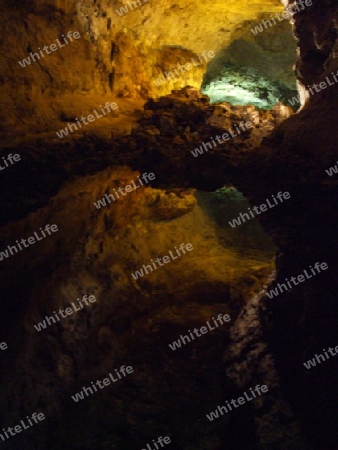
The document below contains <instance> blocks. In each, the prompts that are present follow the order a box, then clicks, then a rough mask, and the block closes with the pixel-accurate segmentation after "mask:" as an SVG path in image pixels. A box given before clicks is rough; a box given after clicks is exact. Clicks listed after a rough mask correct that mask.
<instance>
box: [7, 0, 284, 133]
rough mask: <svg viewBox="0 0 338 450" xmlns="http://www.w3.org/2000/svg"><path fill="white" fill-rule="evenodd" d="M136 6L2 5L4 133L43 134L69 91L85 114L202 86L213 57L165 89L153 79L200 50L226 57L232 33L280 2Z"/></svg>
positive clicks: (85, 0) (106, 1)
mask: <svg viewBox="0 0 338 450" xmlns="http://www.w3.org/2000/svg"><path fill="white" fill-rule="evenodd" d="M139 2H140V6H137V7H134V8H133V9H132V10H131V9H130V5H132V4H131V3H128V2H120V1H116V0H114V1H112V0H102V1H100V2H97V1H93V0H77V1H70V2H66V1H61V0H58V1H54V0H49V1H37V0H34V1H33V2H30V3H28V4H27V3H26V2H20V3H19V4H17V3H15V4H14V3H13V2H9V3H8V2H7V1H6V0H1V5H0V11H1V14H2V23H3V27H4V28H3V31H4V36H5V39H4V40H3V41H2V43H1V50H0V63H1V68H2V69H1V76H0V94H1V97H2V99H3V108H2V111H1V116H0V125H1V127H2V129H3V130H4V129H5V130H8V129H9V128H11V127H13V126H16V127H18V128H20V127H22V126H24V125H26V126H27V125H28V126H29V127H30V128H31V129H32V130H36V131H41V129H43V128H46V127H47V128H48V127H50V126H52V125H53V123H54V124H55V122H57V121H59V120H60V116H61V113H62V109H63V107H65V106H66V105H67V101H68V99H67V98H66V97H67V94H70V95H72V96H73V99H74V102H77V103H78V105H79V112H80V110H81V108H83V105H84V104H85V103H86V102H90V97H92V98H94V99H95V98H101V97H106V98H107V99H108V100H109V99H110V98H111V97H134V98H135V97H140V98H143V99H144V98H147V97H148V96H152V95H155V96H158V95H162V94H167V93H170V91H171V89H174V88H181V87H183V86H185V85H187V84H190V85H194V86H196V87H199V86H200V85H201V83H202V79H203V74H204V73H205V71H206V68H207V64H208V63H209V62H210V60H208V61H206V60H204V59H202V60H201V64H200V65H199V66H197V65H196V66H195V65H194V66H192V67H191V69H189V70H188V71H187V72H186V73H185V72H183V71H181V72H179V75H180V76H179V77H178V79H176V80H174V79H171V81H170V80H169V81H167V80H166V82H165V83H164V84H163V85H160V86H156V83H155V82H154V80H156V79H157V78H158V77H160V76H163V73H164V72H166V71H170V70H172V69H173V68H174V67H177V64H179V63H188V62H190V61H191V58H195V60H196V61H197V58H198V55H200V54H201V53H202V52H203V51H213V52H215V54H216V55H217V54H218V53H219V52H222V51H223V50H224V49H225V48H227V47H228V46H229V45H230V43H231V42H232V40H233V39H234V38H233V36H236V39H238V38H239V36H240V35H241V29H242V27H243V26H244V25H243V24H244V23H245V26H244V28H243V30H247V26H248V21H255V20H257V19H258V18H259V17H260V14H261V12H262V11H264V12H271V13H273V12H276V11H281V10H282V6H281V5H280V4H279V2H278V1H276V0H265V1H264V2H258V1H257V2H250V1H245V4H243V2H241V4H240V6H239V4H238V2H237V1H231V2H227V3H226V4H224V5H222V7H220V5H218V4H217V3H215V2H213V1H211V0H210V1H207V2H203V3H202V4H201V3H199V4H194V3H191V2H188V1H186V2H180V5H177V4H175V3H174V2H172V1H167V0H161V1H160V2H159V3H157V4H156V5H154V4H153V3H152V2H143V3H142V0H139ZM135 4H136V3H135ZM131 7H132V6H131ZM121 8H125V9H124V10H121ZM128 8H129V9H128ZM123 11H124V12H123ZM126 11H127V12H126ZM14 30H15V31H14ZM75 30H76V31H78V32H79V33H81V38H80V39H78V40H76V41H75V42H72V43H70V44H69V45H67V46H65V47H64V48H60V49H59V50H58V51H55V52H54V53H52V54H51V55H46V54H45V56H44V57H41V59H40V60H38V61H37V62H34V63H32V64H31V65H29V66H26V67H25V68H22V67H21V66H20V65H19V63H18V62H19V61H22V60H23V59H24V58H27V56H28V55H29V53H30V52H36V51H37V49H38V47H40V48H43V46H45V45H47V46H50V45H51V44H53V43H55V40H56V39H57V38H60V39H61V37H62V34H65V33H67V32H69V31H75ZM243 33H244V31H243ZM197 35H198V36H199V38H198V39H196V36H197ZM262 49H263V51H264V46H263V47H262ZM36 59H37V57H36Z"/></svg>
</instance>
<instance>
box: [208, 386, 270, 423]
mask: <svg viewBox="0 0 338 450" xmlns="http://www.w3.org/2000/svg"><path fill="white" fill-rule="evenodd" d="M254 390H255V391H256V392H254ZM254 390H253V389H251V388H250V391H251V392H250V393H251V395H252V397H250V395H248V394H247V393H246V392H244V394H243V395H244V397H245V399H246V400H245V399H244V397H238V399H237V402H238V405H237V404H236V400H233V399H231V400H230V402H229V401H228V400H226V402H225V403H226V406H217V409H216V410H215V411H212V412H211V413H210V414H207V418H208V419H209V420H210V422H212V421H213V420H215V419H218V418H219V417H220V415H219V413H221V415H222V416H223V415H224V413H226V414H228V412H229V411H232V407H231V405H232V406H234V407H235V408H239V406H241V405H244V404H245V403H246V401H248V402H250V401H251V400H253V399H254V398H256V397H257V396H260V395H262V394H265V393H266V392H268V390H269V389H268V387H267V386H266V385H265V384H263V385H262V386H260V385H259V384H257V386H256V387H255V388H254ZM250 393H249V394H250ZM230 403H231V405H230Z"/></svg>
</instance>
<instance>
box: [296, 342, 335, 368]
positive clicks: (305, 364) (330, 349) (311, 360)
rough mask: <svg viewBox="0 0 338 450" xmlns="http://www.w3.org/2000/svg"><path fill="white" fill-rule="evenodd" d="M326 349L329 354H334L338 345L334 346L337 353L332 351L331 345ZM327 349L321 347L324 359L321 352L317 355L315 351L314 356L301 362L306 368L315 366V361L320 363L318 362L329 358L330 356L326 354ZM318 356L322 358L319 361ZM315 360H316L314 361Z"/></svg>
mask: <svg viewBox="0 0 338 450" xmlns="http://www.w3.org/2000/svg"><path fill="white" fill-rule="evenodd" d="M327 351H328V352H330V355H331V356H336V355H337V353H338V345H337V346H336V347H335V351H336V352H337V353H334V352H333V348H332V347H329V348H328V349H327ZM327 351H326V350H325V348H323V352H324V353H325V356H326V359H325V357H324V355H322V354H319V355H317V353H316V354H315V358H312V359H309V360H308V361H307V362H306V363H303V364H304V366H305V367H306V368H307V369H311V367H315V366H316V365H317V362H318V363H319V364H320V363H321V362H323V361H327V360H328V359H330V358H331V356H329V355H328V354H327ZM320 358H323V359H322V361H320ZM316 360H317V362H316Z"/></svg>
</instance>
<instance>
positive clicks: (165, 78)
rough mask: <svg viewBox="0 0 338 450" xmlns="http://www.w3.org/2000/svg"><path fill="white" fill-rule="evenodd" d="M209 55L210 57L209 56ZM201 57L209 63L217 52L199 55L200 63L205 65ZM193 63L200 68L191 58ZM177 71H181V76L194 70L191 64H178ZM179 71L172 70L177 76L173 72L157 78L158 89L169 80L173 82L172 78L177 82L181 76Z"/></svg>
mask: <svg viewBox="0 0 338 450" xmlns="http://www.w3.org/2000/svg"><path fill="white" fill-rule="evenodd" d="M207 53H208V55H207ZM201 56H203V58H204V60H205V62H208V58H210V59H212V58H214V57H215V52H214V51H213V50H210V51H208V52H207V50H204V51H203V53H202V55H198V59H199V61H200V63H201V64H203V61H202V59H201ZM191 61H192V63H193V65H194V66H195V67H197V66H199V65H200V64H198V63H197V64H196V61H195V59H194V58H191ZM176 66H177V69H178V70H180V72H181V74H182V73H186V72H187V71H188V70H191V69H192V68H193V66H192V64H191V63H185V64H183V65H182V64H177V65H176ZM177 69H176V68H173V69H172V70H173V71H174V72H175V74H174V73H173V72H170V71H169V72H164V74H163V75H162V76H161V77H159V78H157V80H154V83H155V84H156V86H157V87H159V86H161V84H165V83H166V82H167V81H168V80H171V78H173V80H172V81H175V80H176V79H178V78H179V77H180V74H179V73H177Z"/></svg>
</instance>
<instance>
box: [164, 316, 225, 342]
mask: <svg viewBox="0 0 338 450" xmlns="http://www.w3.org/2000/svg"><path fill="white" fill-rule="evenodd" d="M212 320H213V321H214V325H216V326H215V327H212V326H211V325H210V323H209V321H208V322H207V323H206V325H207V326H208V328H209V330H208V328H207V327H205V326H203V327H201V328H200V330H199V331H200V332H201V334H199V331H198V328H194V330H193V332H194V333H195V336H196V337H201V336H202V334H207V333H208V332H209V331H212V330H216V328H218V327H219V324H220V325H223V320H224V322H230V320H231V317H230V316H229V314H225V315H223V314H218V316H217V319H215V318H214V317H213V318H212ZM218 322H219V324H218ZM188 333H189V334H190V337H191V339H192V340H194V339H195V336H194V335H193V334H192V332H191V330H188ZM185 340H187V341H188V342H191V340H190V338H189V336H188V335H186V334H185V335H183V336H182V334H181V336H180V338H179V339H178V340H177V341H174V342H173V343H172V344H169V347H170V348H171V350H176V349H177V348H181V347H182V344H183V345H185V344H187V343H188V342H185Z"/></svg>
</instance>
